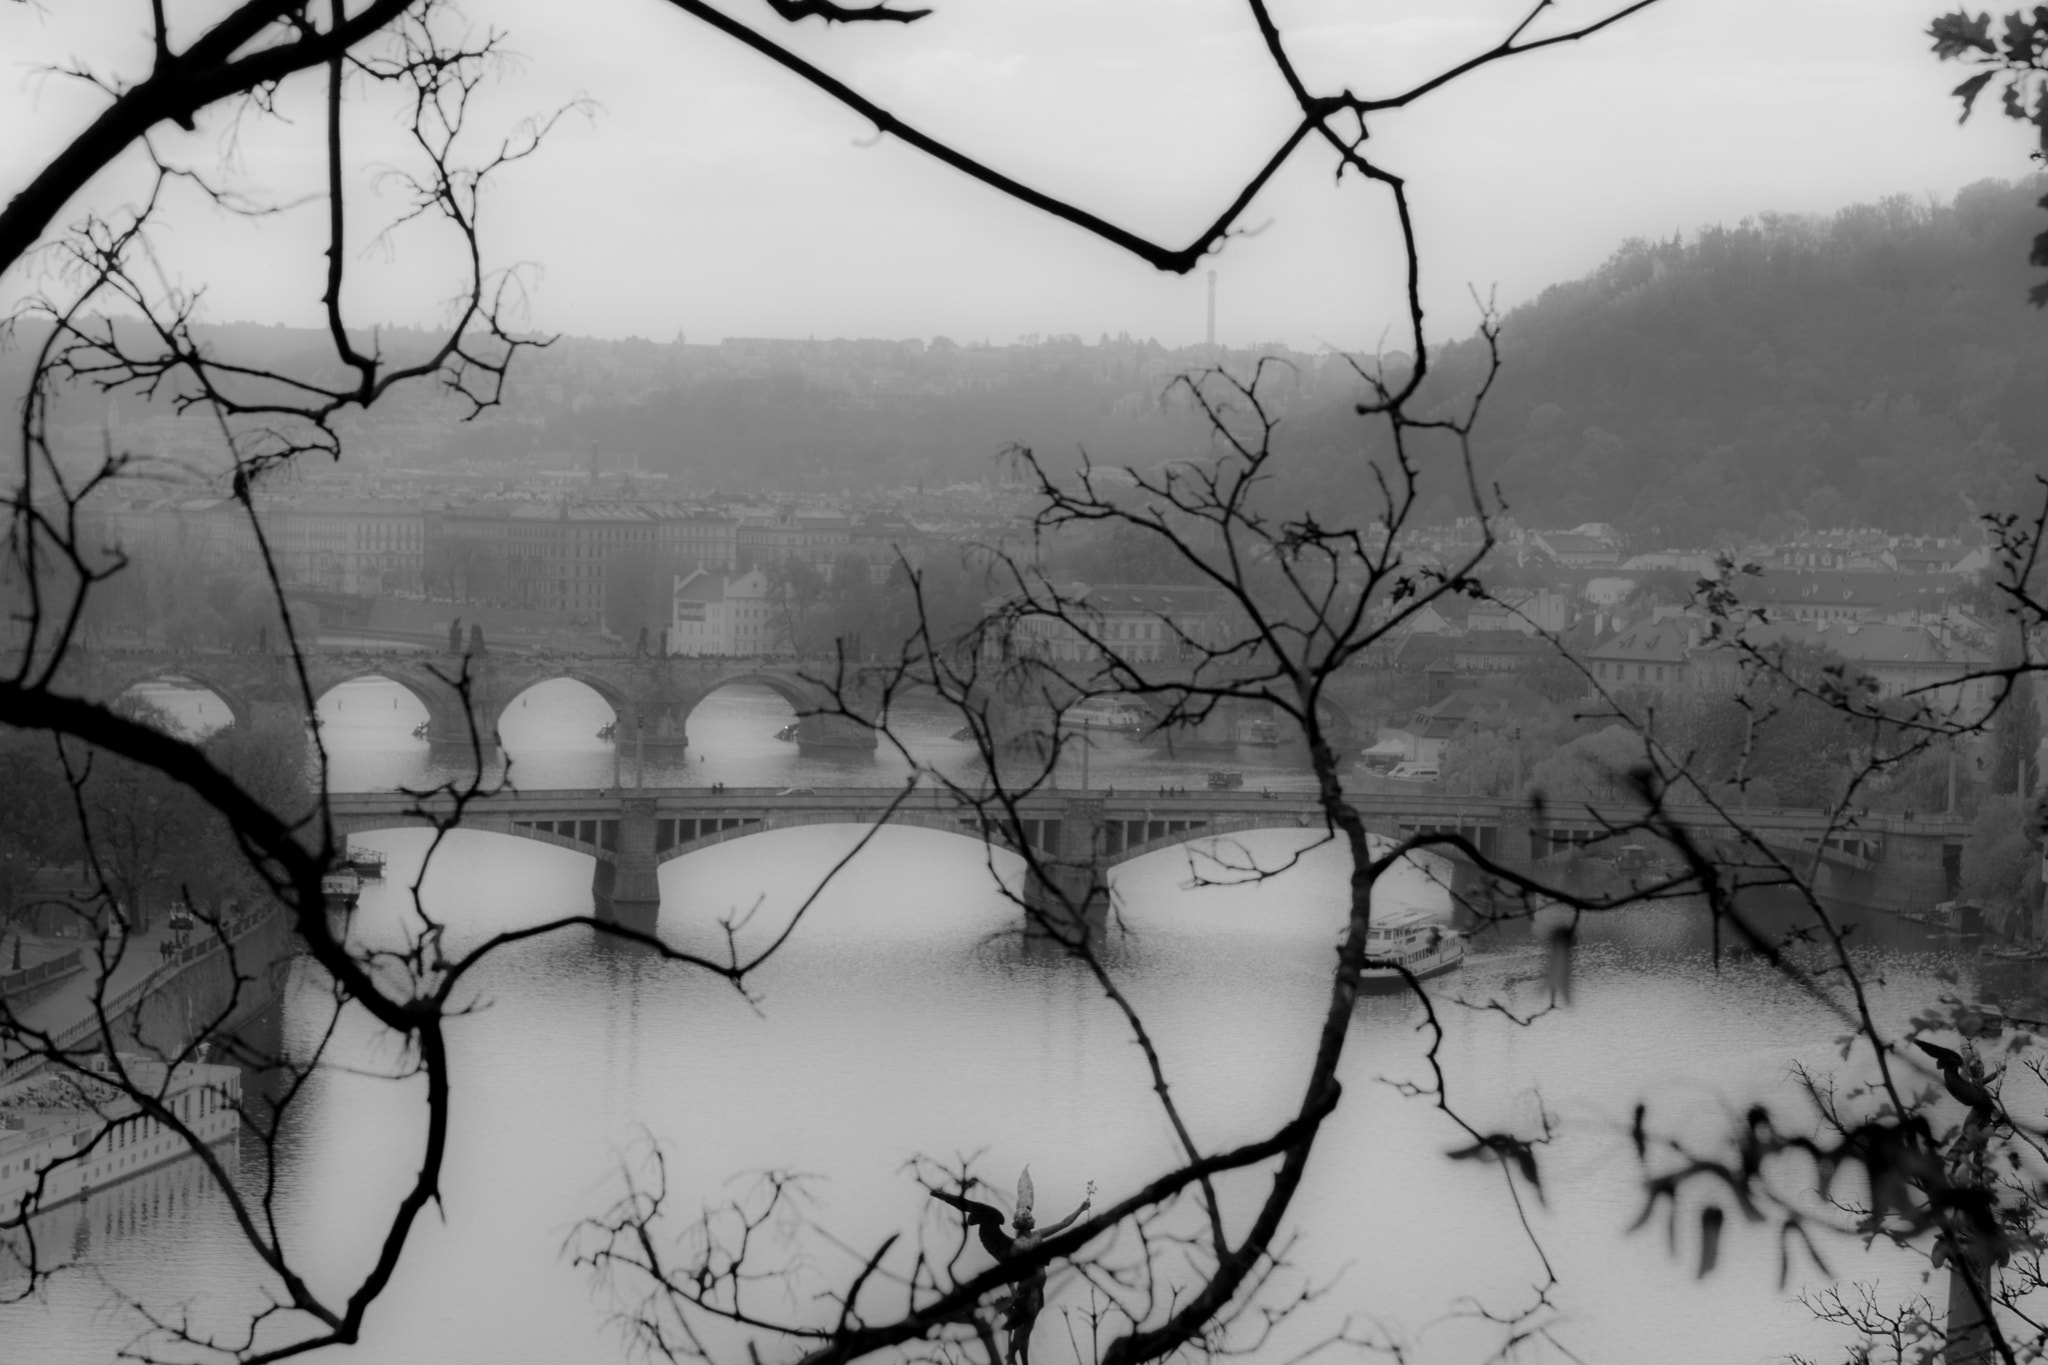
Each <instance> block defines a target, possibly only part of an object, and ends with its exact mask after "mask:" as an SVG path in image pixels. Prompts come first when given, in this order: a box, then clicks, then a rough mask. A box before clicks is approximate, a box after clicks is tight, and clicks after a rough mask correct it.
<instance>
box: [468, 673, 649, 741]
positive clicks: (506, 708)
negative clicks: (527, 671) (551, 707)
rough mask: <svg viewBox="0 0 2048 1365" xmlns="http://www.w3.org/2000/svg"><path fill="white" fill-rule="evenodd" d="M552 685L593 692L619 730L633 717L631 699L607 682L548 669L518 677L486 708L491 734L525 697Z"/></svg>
mask: <svg viewBox="0 0 2048 1365" xmlns="http://www.w3.org/2000/svg"><path fill="white" fill-rule="evenodd" d="M553 682H572V683H577V684H579V685H580V686H583V687H586V688H588V689H589V690H590V691H592V692H594V693H596V694H597V698H598V700H599V701H602V702H603V703H604V704H605V705H606V706H608V707H610V708H611V713H612V719H613V720H615V721H617V722H618V723H619V724H620V725H621V726H622V727H623V726H624V725H625V724H626V723H627V720H628V718H629V717H630V716H632V715H633V702H632V700H631V699H630V698H629V697H628V696H627V695H626V693H625V692H624V691H623V690H622V689H620V688H619V686H618V685H617V684H615V683H613V682H612V681H611V680H609V679H607V678H604V677H601V676H599V675H598V674H596V673H592V672H589V671H587V670H584V669H580V668H560V669H550V670H548V671H546V672H540V673H534V674H531V675H529V676H526V677H522V678H521V679H520V680H519V682H518V683H517V685H516V686H515V687H513V688H512V689H510V690H508V691H507V692H506V694H505V696H504V699H503V700H502V701H501V702H499V703H498V704H497V705H495V706H494V707H491V708H488V709H489V711H490V721H491V732H492V733H493V734H496V733H498V732H499V731H500V730H501V729H502V728H503V726H504V723H505V718H506V717H507V716H509V715H510V714H511V713H512V710H513V708H514V707H515V706H517V705H518V704H519V702H520V701H521V700H522V699H523V698H525V697H526V696H527V694H529V693H530V692H532V691H533V689H534V688H536V687H540V686H542V685H543V684H546V683H553Z"/></svg>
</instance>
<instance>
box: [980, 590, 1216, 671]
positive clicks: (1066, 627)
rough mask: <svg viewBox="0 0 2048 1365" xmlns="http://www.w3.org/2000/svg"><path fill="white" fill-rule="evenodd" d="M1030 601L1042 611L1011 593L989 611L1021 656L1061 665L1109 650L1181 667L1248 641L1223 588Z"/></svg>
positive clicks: (1086, 593) (1075, 594) (1043, 594)
mask: <svg viewBox="0 0 2048 1365" xmlns="http://www.w3.org/2000/svg"><path fill="white" fill-rule="evenodd" d="M1030 602H1031V603H1033V604H1039V605H1038V606H1037V607H1034V606H1033V605H1027V604H1026V599H1025V598H1023V597H1022V596H1021V595H1020V594H1017V593H1009V594H1005V595H1004V596H1002V597H998V598H995V599H993V600H992V601H990V602H988V603H986V604H985V609H986V610H987V611H988V613H989V614H990V616H991V617H995V616H1006V617H1007V619H1008V620H1009V622H1010V633H1009V641H1010V647H1011V648H1012V649H1013V650H1014V651H1015V652H1017V653H1018V654H1021V655H1024V656H1026V657H1029V658H1037V659H1045V660H1049V661H1051V662H1055V663H1082V662H1093V661H1096V660H1099V659H1100V658H1101V657H1102V655H1103V653H1104V652H1105V651H1107V652H1108V653H1111V654H1114V655H1115V656H1116V657H1118V658H1120V659H1123V660H1125V661H1127V662H1130V663H1158V662H1162V661H1171V660H1178V659H1182V658H1187V657H1189V656H1190V655H1191V654H1193V653H1195V652H1198V651H1199V650H1201V649H1203V648H1205V647H1227V646H1228V645H1229V644H1230V643H1232V642H1233V641H1235V640H1236V639H1238V638H1239V637H1240V634H1241V632H1240V630H1239V629H1238V626H1237V624H1236V623H1237V621H1238V614H1237V613H1236V612H1235V611H1234V610H1233V609H1232V607H1233V604H1232V603H1231V602H1230V600H1229V598H1228V597H1227V596H1226V595H1225V594H1224V593H1223V592H1222V591H1220V590H1219V589H1215V588H1194V587H1174V586H1149V585H1132V584H1106V585H1104V586H1101V587H1094V586H1091V585H1089V584H1086V583H1067V584H1062V585H1059V586H1058V587H1051V586H1048V587H1046V588H1045V589H1042V590H1040V591H1039V592H1035V593H1033V594H1032V596H1031V598H1030Z"/></svg>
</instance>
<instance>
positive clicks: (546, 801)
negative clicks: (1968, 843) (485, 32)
mask: <svg viewBox="0 0 2048 1365" xmlns="http://www.w3.org/2000/svg"><path fill="white" fill-rule="evenodd" d="M329 800H330V810H331V812H332V815H333V819H334V822H335V828H336V830H337V832H338V833H342V834H354V833H365V832H368V831H371V830H378V829H390V828H394V827H401V826H405V825H424V824H428V823H431V822H432V821H434V820H435V819H436V818H440V819H445V818H447V816H448V815H449V814H450V813H451V812H452V809H453V806H452V802H450V801H449V800H448V799H447V798H445V797H438V798H432V799H429V800H428V801H426V802H424V803H422V802H420V801H419V800H417V799H415V798H413V797H410V796H407V795H404V794H402V793H396V792H353V793H336V794H335V795H333V796H332V797H330V798H329ZM1351 802H1352V805H1353V806H1354V807H1355V808H1356V809H1357V810H1358V811H1359V813H1360V814H1361V815H1362V816H1363V817H1364V819H1365V822H1366V826H1367V828H1368V829H1369V830H1371V831H1372V832H1374V833H1377V834H1381V835H1384V836H1386V837H1388V838H1393V839H1398V838H1402V837H1405V836H1408V835H1413V834H1430V833H1458V834H1462V835H1464V836H1465V837H1466V838H1467V839H1468V840H1469V841H1470V842H1471V844H1472V845H1473V846H1474V847H1475V848H1477V849H1478V850H1479V851H1480V852H1481V853H1482V854H1483V855H1485V856H1486V857H1488V858H1491V859H1494V860H1496V861H1497V862H1498V863H1500V864H1501V865H1503V866H1507V867H1518V868H1523V867H1530V866H1533V864H1534V863H1535V862H1537V861H1538V860H1540V859H1542V858H1544V857H1547V856H1551V855H1554V854H1556V853H1558V852H1561V851H1564V850H1566V849H1569V848H1574V847H1583V846H1585V845H1587V844H1589V843H1594V842H1598V841H1600V840H1603V839H1606V838H1608V837H1609V832H1610V831H1611V830H1612V829H1614V828H1615V827H1617V826H1620V825H1624V824H1626V823H1627V822H1628V821H1630V820H1631V819H1635V818H1639V816H1640V808H1639V807H1625V806H1623V805H1621V804H1619V803H1614V804H1611V805H1608V806H1600V805H1579V806H1576V807H1568V806H1562V805H1560V806H1557V807H1555V808H1551V809H1547V810H1545V811H1544V812H1543V813H1541V814H1540V815H1539V814H1534V813H1532V812H1531V810H1530V809H1529V807H1528V806H1527V805H1526V804H1524V803H1522V802H1518V801H1513V800H1509V799H1507V798H1485V797H1463V798H1461V797H1454V796H1410V795H1405V794H1404V795H1401V796H1369V795H1356V796H1353V797H1352V798H1351ZM892 805H893V806H894V812H893V814H890V813H889V812H890V809H891V807H892ZM1739 814H1740V816H1741V818H1742V820H1743V826H1744V829H1745V830H1748V831H1751V832H1753V833H1755V834H1756V835H1757V836H1758V837H1759V838H1760V839H1761V840H1762V841H1763V842H1765V843H1766V844H1767V846H1769V847H1770V848H1772V849H1773V850H1774V851H1777V852H1779V853H1781V854H1783V855H1785V856H1786V857H1787V858H1788V860H1805V859H1808V858H1814V857H1816V855H1817V859H1818V862H1819V865H1820V868H1821V874H1822V883H1821V886H1820V887H1819V889H1820V890H1821V891H1822V893H1823V894H1828V895H1833V896H1837V897H1840V898H1842V899H1850V900H1856V901H1859V902H1863V903H1868V904H1876V905H1881V906H1887V907H1889V908H1895V909H1905V908H1911V907H1914V906H1924V905H1931V904H1933V903H1934V902H1936V901H1938V900H1942V899H1945V898H1946V896H1947V895H1948V872H1947V865H1948V860H1949V850H1950V848H1951V847H1953V846H1955V845H1958V844H1960V842H1961V841H1962V840H1963V839H1964V838H1965V837H1966V836H1967V835H1968V832H1969V826H1968V825H1966V824H1963V823H1960V822H1951V821H1944V820H1907V819H1904V818H1903V817H1898V816H1864V817H1861V819H1860V820H1859V821H1858V822H1857V823H1856V824H1855V825H1854V826H1853V827H1850V828H1846V829H1843V828H1835V827H1834V824H1833V823H1832V822H1831V821H1830V820H1829V818H1828V816H1827V815H1826V814H1825V813H1824V812H1821V811H1806V810H1780V811H1757V812H1741V813H1739ZM885 815H887V818H888V820H889V822H890V823H892V824H899V825H907V826H911V827H916V828H925V829H938V830H944V831H946V832H948V833H952V834H958V835H962V836H965V837H967V838H971V839H976V840H979V841H981V842H983V843H986V844H994V845H997V846H999V847H1011V848H1022V847H1029V848H1031V849H1033V850H1035V851H1036V852H1037V854H1038V855H1039V857H1038V858H1037V859H1036V860H1035V865H1034V866H1033V868H1032V870H1031V872H1030V875H1029V877H1028V879H1027V884H1026V887H1025V894H1024V899H1025V903H1026V905H1027V906H1029V907H1030V908H1032V909H1034V910H1037V911H1040V912H1042V913H1050V914H1055V915H1058V914H1064V913H1065V911H1064V909H1063V907H1065V906H1069V905H1071V906H1079V907H1083V908H1084V912H1085V914H1086V915H1087V917H1088V919H1089V922H1090V923H1091V925H1099V924H1100V922H1101V917H1102V916H1103V914H1104V913H1105V911H1106V908H1107V890H1106V887H1107V880H1106V879H1107V873H1108V871H1109V869H1111V868H1113V867H1115V866H1116V865H1118V864H1119V863H1123V862H1128V861H1129V860H1131V859H1133V858H1139V857H1143V856H1144V855H1146V854H1148V853H1153V852H1157V851H1159V850H1161V849H1166V848H1171V847H1174V846H1176V845H1179V844H1184V843H1188V842H1190V841H1194V840H1201V839H1208V838H1216V837H1221V836H1225V835H1231V834H1239V833H1245V832H1249V831H1253V830H1262V829H1319V828H1321V825H1322V819H1323V816H1322V811H1321V808H1320V806H1319V805H1318V804H1317V803H1316V801H1315V800H1314V798H1313V797H1312V796H1310V795H1309V794H1307V793H1299V792H1294V793H1272V794H1270V795H1265V794H1260V793H1256V792H1245V791H1242V790H1239V791H1227V792H1212V791H1194V792H1185V793H1179V794H1173V795H1158V794H1153V793H1148V792H1145V791H1142V790H1140V791H1123V792H1120V791H1116V790H1114V789H1108V790H1100V791H1094V790H1091V791H1052V790H1043V791H1038V792H1034V793H1032V794H1030V795H1028V796H1024V797H1021V798H1020V799H1019V800H1018V801H1017V803H1016V811H1015V815H1014V818H1010V817H1008V816H997V815H995V814H992V813H984V812H983V811H981V810H978V809H976V808H975V807H973V806H972V805H969V804H966V803H963V802H962V801H960V800H959V799H957V798H955V797H954V796H953V795H952V794H951V793H949V792H947V791H945V790H943V789H936V788H924V789H919V790H916V791H913V792H911V793H910V794H909V795H908V796H905V795H904V793H903V791H902V789H900V788H895V787H832V788H822V789H818V790H815V791H812V790H803V791H791V790H783V791H776V790H774V789H771V788H753V789H745V788H727V789H724V790H719V791H714V790H712V789H709V788H704V787H647V788H625V789H612V790H591V789H588V788H584V789H578V790H574V791H506V792H502V793H500V794H497V795H495V796H490V797H486V798H482V799H480V800H478V801H476V802H475V803H474V804H473V805H472V806H471V807H470V809H469V811H468V812H467V814H466V816H465V819H464V821H463V827H464V828H467V829H478V830H486V831H492V832H496V833H500V834H507V835H511V836H513V837H516V838H524V839H532V840H536V841H538V842H541V843H547V844H553V845H556V846H557V847H562V848H569V849H574V850H575V851H577V852H580V853H586V854H589V855H591V856H592V858H593V859H594V860H595V867H594V870H593V873H592V879H591V894H592V900H593V903H594V905H595V907H596V913H597V915H598V917H599V918H600V919H604V920H607V921H609V922H613V923H618V924H622V925H629V926H632V927H634V928H638V929H641V930H645V931H651V930H652V929H653V927H654V925H655V923H656V921H657V920H658V918H659V915H660V909H661V889H660V883H659V878H658V870H659V868H660V866H661V864H663V863H665V862H668V861H670V860H671V859H675V858H680V857H684V856H686V855H688V854H690V853H694V852H696V851H698V850H699V849H703V848H708V847H709V846H711V845H712V844H716V843H722V842H726V841H728V840H732V839H738V838H745V837H748V836H750V835H755V834H763V833H767V832H769V831H771V830H778V829H792V828H798V827H801V826H806V825H826V824H834V825H840V824H872V823H874V822H875V821H877V820H880V819H882V818H883V817H884V816H885ZM1685 823H1686V825H1687V827H1688V829H1689V830H1690V831H1691V832H1692V833H1693V834H1694V835H1695V836H1696V837H1698V838H1700V839H1702V840H1704V841H1708V842H1711V843H1718V844H1720V845H1721V846H1723V847H1727V846H1730V845H1731V844H1732V843H1733V842H1734V841H1736V840H1737V839H1738V838H1739V834H1738V831H1737V829H1736V828H1735V826H1734V825H1733V824H1731V823H1730V822H1729V821H1727V820H1726V819H1724V818H1722V817H1720V816H1719V815H1717V814H1716V813H1714V812H1713V811H1712V810H1710V809H1709V808H1707V807H1704V806H1702V807H1697V808H1694V809H1693V812H1692V818H1691V819H1689V820H1686V821H1685ZM1421 856H1422V857H1424V858H1425V860H1427V859H1431V858H1435V857H1436V855H1434V854H1424V855H1421ZM1796 865H1799V862H1798V861H1795V866H1796ZM1442 870H1444V871H1445V872H1447V873H1448V872H1449V871H1450V864H1449V862H1448V861H1447V860H1445V861H1442ZM1053 883H1056V884H1057V885H1056V886H1055V885H1054V884H1053ZM1056 892H1064V893H1065V895H1064V896H1062V895H1060V894H1056Z"/></svg>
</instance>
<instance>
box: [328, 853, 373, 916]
mask: <svg viewBox="0 0 2048 1365" xmlns="http://www.w3.org/2000/svg"><path fill="white" fill-rule="evenodd" d="M320 892H321V894H322V895H324V896H325V897H326V898H327V908H328V909H329V910H353V909H355V908H356V900H357V898H358V897H360V896H361V895H362V893H363V879H362V878H361V877H360V876H358V875H356V870H355V869H354V868H352V867H350V866H348V865H347V864H345V863H344V864H343V865H342V866H340V867H337V868H335V869H334V870H333V871H331V872H329V873H328V874H327V875H326V876H324V877H322V878H321V879H320Z"/></svg>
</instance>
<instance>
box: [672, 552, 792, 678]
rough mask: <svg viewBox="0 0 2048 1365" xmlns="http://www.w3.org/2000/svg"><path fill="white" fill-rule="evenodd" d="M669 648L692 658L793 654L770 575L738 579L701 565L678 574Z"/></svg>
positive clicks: (754, 573)
mask: <svg viewBox="0 0 2048 1365" xmlns="http://www.w3.org/2000/svg"><path fill="white" fill-rule="evenodd" d="M668 652H669V653H671V654H682V655H689V656H693V657H702V656H707V655H710V656H719V657H760V656H770V655H787V654H789V653H791V650H790V648H789V632H788V631H787V630H786V629H785V628H784V625H783V622H782V620H781V609H780V608H779V607H777V606H776V604H775V601H774V598H773V595H772V594H771V592H770V590H769V586H768V575H767V574H766V573H764V572H762V571H761V570H760V569H750V570H748V571H747V572H746V573H743V574H740V575H738V576H737V577H733V576H728V575H726V574H713V573H709V572H706V571H705V570H703V569H696V570H693V571H691V572H690V573H688V574H685V575H683V576H681V577H679V578H677V579H676V581H675V604H674V608H673V611H672V613H671V616H670V620H669V629H668Z"/></svg>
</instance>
